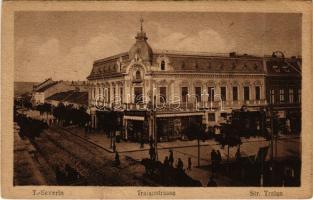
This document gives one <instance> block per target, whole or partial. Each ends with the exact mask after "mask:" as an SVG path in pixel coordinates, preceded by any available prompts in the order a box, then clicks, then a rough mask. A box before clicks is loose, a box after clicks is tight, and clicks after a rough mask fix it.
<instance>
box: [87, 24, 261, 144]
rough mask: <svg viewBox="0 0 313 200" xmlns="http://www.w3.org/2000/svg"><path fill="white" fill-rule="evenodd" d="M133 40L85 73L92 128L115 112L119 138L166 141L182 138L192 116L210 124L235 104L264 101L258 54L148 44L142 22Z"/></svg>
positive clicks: (253, 106)
mask: <svg viewBox="0 0 313 200" xmlns="http://www.w3.org/2000/svg"><path fill="white" fill-rule="evenodd" d="M135 39H136V41H135V43H134V45H133V46H132V47H131V48H130V50H129V51H127V52H124V53H120V54H118V55H115V56H111V57H107V58H104V59H101V60H97V61H95V62H94V64H93V68H92V71H91V73H90V75H89V76H88V77H87V79H88V86H89V90H88V94H89V95H88V102H89V103H88V104H89V111H90V114H91V122H92V126H93V127H94V128H100V129H101V127H102V125H103V124H105V118H104V117H102V115H105V114H104V113H105V112H112V111H115V112H119V113H120V115H119V116H120V120H119V122H120V125H121V127H122V128H121V129H120V130H119V132H120V134H122V136H123V138H124V139H134V140H136V139H138V138H142V137H145V138H147V137H158V139H159V140H162V139H165V140H167V139H170V138H179V137H183V134H182V133H183V130H184V128H186V126H187V125H188V123H189V122H190V121H191V120H196V121H198V122H199V123H201V124H202V125H204V126H205V127H210V126H215V125H219V124H220V123H223V122H224V121H225V120H226V117H227V113H231V112H232V110H234V109H240V108H241V107H242V106H245V107H247V108H248V109H249V110H259V109H261V108H263V107H264V106H266V105H267V101H266V86H265V77H266V70H265V67H264V66H265V65H264V58H263V57H255V56H249V55H236V54H235V53H230V54H209V53H202V52H198V53H195V52H178V51H168V50H156V49H152V48H151V47H150V45H149V44H148V42H147V40H148V38H147V35H146V33H145V32H144V31H143V28H142V26H141V30H140V31H139V32H138V33H137V35H136V37H135ZM140 130H141V131H140ZM156 135H157V136H156Z"/></svg>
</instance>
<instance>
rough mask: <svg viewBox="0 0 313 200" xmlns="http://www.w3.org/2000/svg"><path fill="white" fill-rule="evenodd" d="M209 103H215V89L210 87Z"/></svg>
mask: <svg viewBox="0 0 313 200" xmlns="http://www.w3.org/2000/svg"><path fill="white" fill-rule="evenodd" d="M208 101H209V102H211V101H214V87H208Z"/></svg>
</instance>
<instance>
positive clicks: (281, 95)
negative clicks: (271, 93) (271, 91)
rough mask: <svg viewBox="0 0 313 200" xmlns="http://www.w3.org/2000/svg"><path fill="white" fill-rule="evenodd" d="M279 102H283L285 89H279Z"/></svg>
mask: <svg viewBox="0 0 313 200" xmlns="http://www.w3.org/2000/svg"><path fill="white" fill-rule="evenodd" d="M279 102H281V103H283V102H285V90H284V89H280V90H279Z"/></svg>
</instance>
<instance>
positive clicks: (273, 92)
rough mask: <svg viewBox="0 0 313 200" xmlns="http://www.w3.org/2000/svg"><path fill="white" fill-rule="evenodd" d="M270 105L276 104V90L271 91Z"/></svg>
mask: <svg viewBox="0 0 313 200" xmlns="http://www.w3.org/2000/svg"><path fill="white" fill-rule="evenodd" d="M270 103H271V104H274V103H275V90H274V89H271V94H270Z"/></svg>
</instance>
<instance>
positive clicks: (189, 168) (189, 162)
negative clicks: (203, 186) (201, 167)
mask: <svg viewBox="0 0 313 200" xmlns="http://www.w3.org/2000/svg"><path fill="white" fill-rule="evenodd" d="M187 170H188V171H191V158H190V157H188V167H187Z"/></svg>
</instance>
